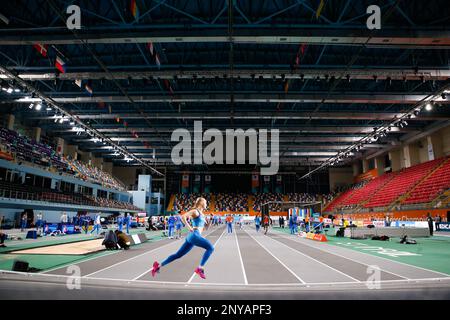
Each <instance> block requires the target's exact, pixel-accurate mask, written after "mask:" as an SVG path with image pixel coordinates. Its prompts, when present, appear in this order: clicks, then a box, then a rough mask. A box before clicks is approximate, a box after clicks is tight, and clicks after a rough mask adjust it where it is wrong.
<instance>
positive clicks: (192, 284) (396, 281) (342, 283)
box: [0, 270, 449, 287]
mask: <svg viewBox="0 0 450 320" xmlns="http://www.w3.org/2000/svg"><path fill="white" fill-rule="evenodd" d="M1 274H6V275H8V274H13V275H23V276H27V277H30V278H32V277H33V276H37V275H38V276H42V277H49V278H52V277H53V278H63V279H70V278H71V277H72V276H69V275H56V274H41V273H25V272H18V271H5V270H0V275H1ZM0 280H3V279H1V278H0ZM6 280H9V279H6ZM85 280H86V281H89V280H98V281H117V282H126V283H154V284H177V285H185V286H186V283H185V282H171V281H148V280H126V279H114V278H93V277H92V278H85ZM448 280H449V277H444V278H423V279H411V280H407V279H398V280H382V281H380V282H379V283H381V284H384V283H420V282H430V281H448ZM36 281H41V280H39V279H36ZM352 284H353V285H354V284H357V283H355V282H317V283H311V282H310V283H305V284H303V283H279V284H278V283H267V284H265V283H253V284H248V286H249V287H252V286H254V287H263V286H270V287H273V286H280V287H296V286H298V287H304V286H306V287H309V286H324V285H336V286H340V285H352ZM190 285H191V286H194V285H199V286H213V287H217V286H243V285H242V284H238V283H201V282H195V283H191V284H190Z"/></svg>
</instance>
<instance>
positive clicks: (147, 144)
mask: <svg viewBox="0 0 450 320" xmlns="http://www.w3.org/2000/svg"><path fill="white" fill-rule="evenodd" d="M144 146H145V147H146V148H147V149H148V148H150V144H149V143H148V142H147V141H144Z"/></svg>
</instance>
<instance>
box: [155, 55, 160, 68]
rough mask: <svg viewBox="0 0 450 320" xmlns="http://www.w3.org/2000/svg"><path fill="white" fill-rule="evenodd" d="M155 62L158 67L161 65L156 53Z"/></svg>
mask: <svg viewBox="0 0 450 320" xmlns="http://www.w3.org/2000/svg"><path fill="white" fill-rule="evenodd" d="M155 63H156V65H157V66H158V68H159V67H161V62H160V61H159V56H158V54H156V55H155Z"/></svg>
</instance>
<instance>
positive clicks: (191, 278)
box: [186, 229, 226, 285]
mask: <svg viewBox="0 0 450 320" xmlns="http://www.w3.org/2000/svg"><path fill="white" fill-rule="evenodd" d="M225 231H226V229H224V230H223V232H222V234H221V235H220V237H219V239H217V240H216V242H215V243H214V244H213V247H214V248H215V247H216V245H217V244H218V243H219V241H220V239H222V237H223V235H224V234H225ZM195 274H196V273H195V272H194V273H192V276H191V277H190V278H189V280H188V282H186V285H188V284H189V283H191V281H192V280H193V279H194V277H195Z"/></svg>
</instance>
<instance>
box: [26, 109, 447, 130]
mask: <svg viewBox="0 0 450 320" xmlns="http://www.w3.org/2000/svg"><path fill="white" fill-rule="evenodd" d="M90 112H91V111H90V110H86V113H89V114H84V112H80V111H78V112H74V115H76V116H77V117H78V118H80V119H82V120H83V119H90V120H115V119H116V118H117V117H119V118H120V119H127V120H138V119H142V116H140V115H139V114H137V113H114V114H109V113H108V114H104V113H103V114H101V113H100V114H99V113H95V114H90ZM400 115H401V113H397V112H314V113H313V112H277V113H273V112H236V113H235V117H236V118H239V119H246V120H272V119H277V120H290V119H291V120H309V119H312V120H373V121H376V120H380V121H383V120H391V119H392V118H394V117H395V116H400ZM148 118H149V119H152V120H167V119H192V120H193V119H195V120H215V119H217V120H218V119H229V118H230V114H229V113H225V112H214V113H209V112H180V113H176V112H172V113H171V112H164V113H151V114H149V117H148ZM29 119H31V120H51V119H53V118H52V116H37V117H30V118H29ZM443 119H450V113H432V114H425V113H422V114H420V116H418V117H415V118H411V119H410V120H411V121H435V120H443ZM133 128H134V129H140V128H139V127H136V126H134V127H133ZM143 128H145V127H143ZM112 130H113V131H114V130H115V129H112Z"/></svg>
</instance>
